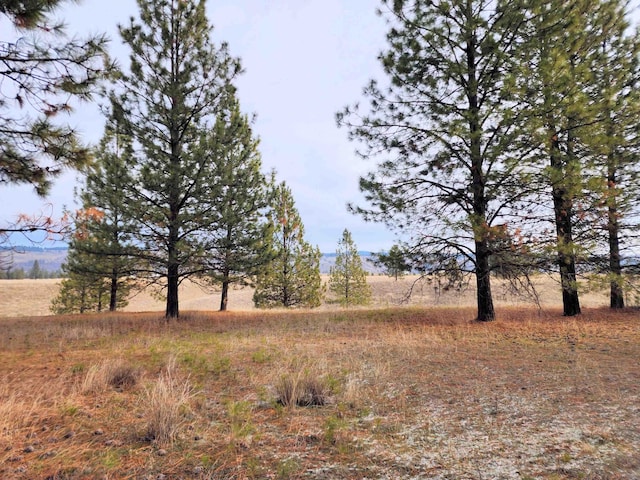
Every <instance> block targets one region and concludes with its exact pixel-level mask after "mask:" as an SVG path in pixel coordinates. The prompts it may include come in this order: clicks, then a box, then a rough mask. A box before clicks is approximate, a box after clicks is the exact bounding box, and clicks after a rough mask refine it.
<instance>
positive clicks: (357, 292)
mask: <svg viewBox="0 0 640 480" xmlns="http://www.w3.org/2000/svg"><path fill="white" fill-rule="evenodd" d="M329 291H330V292H332V293H333V294H334V295H336V297H337V300H338V302H340V304H341V305H343V306H346V307H350V306H352V305H366V304H368V303H369V302H370V301H371V287H369V285H368V284H367V272H365V270H364V268H362V259H361V258H360V254H359V253H358V249H357V247H356V244H355V243H354V242H353V239H352V238H351V232H349V230H347V229H345V230H344V232H342V238H341V239H340V241H339V242H338V249H337V250H336V263H335V265H334V266H333V267H331V277H330V278H329Z"/></svg>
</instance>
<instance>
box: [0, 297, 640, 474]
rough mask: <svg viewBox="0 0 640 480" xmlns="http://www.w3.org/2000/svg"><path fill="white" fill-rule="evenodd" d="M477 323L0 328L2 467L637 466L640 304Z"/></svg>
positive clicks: (219, 320)
mask: <svg viewBox="0 0 640 480" xmlns="http://www.w3.org/2000/svg"><path fill="white" fill-rule="evenodd" d="M473 317H474V309H473V308H450V307H438V308H429V309H425V308H418V307H410V308H394V309H373V310H364V309H361V310H334V311H313V312H310V311H298V312H235V313H190V312H185V313H184V314H183V316H182V319H181V320H180V321H178V322H170V323H166V322H165V321H164V319H163V318H162V316H161V315H159V314H157V313H147V314H130V313H129V314H122V313H121V314H94V315H88V316H69V317H22V318H14V319H11V318H5V319H0V328H2V331H3V336H2V337H0V375H2V378H3V384H2V387H0V478H3V479H34V478H41V479H45V478H51V479H53V478H57V479H63V478H64V479H86V478H111V479H116V478H136V479H156V478H167V479H169V478H171V479H177V478H185V479H186V478H195V479H214V478H215V479H241V478H256V479H261V478H283V479H285V478H291V479H295V478H307V479H327V478H331V479H361V478H380V479H391V478H415V479H418V478H424V479H427V478H430V479H431V478H435V479H505V480H507V479H517V478H521V479H524V478H526V479H549V480H551V479H554V480H558V479H576V478H583V479H629V480H631V479H636V478H639V477H640V454H639V453H638V452H640V388H639V387H638V385H639V384H640V365H639V363H638V358H640V322H639V321H638V320H639V318H638V312H637V311H635V310H627V311H624V312H617V313H611V312H609V311H608V310H605V309H601V310H597V309H590V310H588V311H587V312H586V313H585V314H583V315H582V316H580V317H579V318H563V317H561V316H560V314H559V310H554V311H548V312H546V313H543V314H539V312H537V310H535V309H531V308H521V307H520V308H514V307H503V308H501V309H500V310H499V316H498V319H497V320H496V321H495V322H492V323H490V324H478V323H474V322H472V321H471V319H473ZM285 386H286V387H288V388H289V392H290V393H291V392H292V390H295V389H298V390H304V391H305V392H308V391H309V389H310V388H313V392H315V393H316V397H315V398H317V399H321V400H322V401H321V402H320V401H318V402H316V403H317V404H318V405H317V406H309V407H307V406H304V407H303V406H295V405H294V406H289V407H285V406H283V405H282V404H281V403H283V402H281V400H282V398H283V397H282V395H283V392H284V391H285V388H284V387H285ZM303 393H304V392H303ZM279 400H280V401H279Z"/></svg>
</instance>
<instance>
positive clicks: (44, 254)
mask: <svg viewBox="0 0 640 480" xmlns="http://www.w3.org/2000/svg"><path fill="white" fill-rule="evenodd" d="M358 253H359V254H360V258H362V266H363V268H364V269H365V270H366V271H367V272H369V273H380V269H379V268H377V267H376V266H375V265H373V263H372V261H373V253H371V252H366V251H362V252H358ZM0 254H4V255H9V256H10V257H11V258H12V260H13V261H12V268H14V269H17V268H23V269H24V270H27V271H28V270H29V269H30V268H31V267H32V266H33V262H34V261H35V260H38V263H39V264H40V268H41V269H42V270H47V271H55V270H60V267H61V266H62V263H63V262H64V261H65V260H66V258H67V247H54V248H43V247H34V246H27V247H16V248H15V249H14V250H13V251H7V250H6V249H0ZM335 263H336V254H335V253H323V254H322V258H321V259H320V273H324V274H328V273H329V270H330V269H331V267H332V266H333V265H335Z"/></svg>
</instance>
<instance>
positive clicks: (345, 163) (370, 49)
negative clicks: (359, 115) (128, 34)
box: [0, 0, 394, 252]
mask: <svg viewBox="0 0 640 480" xmlns="http://www.w3.org/2000/svg"><path fill="white" fill-rule="evenodd" d="M207 5H208V7H207V12H208V16H209V19H210V21H211V22H212V24H213V25H214V27H215V30H214V40H215V41H216V43H219V42H220V41H226V42H228V43H229V48H230V51H231V53H232V55H234V56H239V57H240V58H241V59H242V64H243V67H244V69H245V73H244V74H243V75H242V76H241V77H240V79H239V81H238V82H237V85H238V90H239V94H238V95H239V98H240V102H241V105H242V108H243V110H244V111H245V112H247V113H255V114H257V121H256V124H255V126H254V131H255V133H256V134H257V135H258V136H259V137H260V138H261V147H260V151H261V153H262V159H263V164H264V167H265V170H269V169H271V168H275V169H276V170H277V172H278V179H279V180H285V181H286V182H287V184H288V185H289V186H290V187H291V189H292V191H293V195H294V198H295V200H296V205H297V207H298V210H299V211H300V214H301V216H302V220H303V222H304V224H305V229H306V237H307V239H308V240H309V241H310V242H311V243H313V244H317V245H318V246H319V247H320V249H321V250H322V251H323V252H332V251H334V250H335V248H336V245H337V242H338V240H339V239H340V237H341V235H342V231H343V229H344V228H348V229H349V230H350V231H351V232H352V235H353V238H354V241H355V242H356V244H357V246H358V248H359V249H361V250H371V251H380V250H382V249H388V248H389V247H390V246H391V245H392V243H393V241H394V236H393V234H392V233H390V232H388V231H387V230H386V229H385V227H384V226H382V225H375V224H366V223H364V222H362V220H360V218H359V217H356V216H354V215H351V214H349V213H348V212H347V210H346V203H347V202H349V201H355V202H358V201H359V200H360V199H361V196H360V193H359V192H358V177H359V176H360V175H361V174H363V173H365V172H366V171H368V170H370V169H372V168H374V164H373V163H372V162H365V161H363V160H361V159H359V158H358V157H357V156H356V155H355V153H354V150H355V148H356V145H355V144H353V143H350V142H348V141H347V131H346V130H344V129H338V128H337V127H336V124H335V119H334V115H335V113H336V111H338V110H341V109H342V108H343V107H344V106H345V105H347V104H352V103H354V102H356V101H360V100H362V95H361V92H362V88H363V87H364V86H365V84H366V83H367V82H368V80H369V79H370V78H372V77H376V78H382V73H381V69H380V67H379V64H378V61H377V60H376V57H377V54H378V53H379V52H380V51H381V50H382V49H383V48H384V45H385V40H384V34H385V31H386V27H385V22H384V20H383V19H382V18H380V17H378V16H377V15H376V13H375V11H376V8H377V7H378V6H379V1H378V0H209V1H208V2H207ZM136 14H137V4H136V2H135V0H111V1H108V2H107V1H104V0H83V1H82V2H81V3H80V4H79V5H73V4H70V5H68V6H66V8H64V10H62V11H61V12H60V17H61V18H63V19H64V20H65V21H66V23H67V25H68V33H69V34H79V35H83V34H87V33H96V32H106V33H107V34H108V35H109V36H110V38H111V39H112V43H111V47H112V48H111V51H112V54H113V56H114V57H116V58H118V60H119V61H120V62H121V63H122V64H123V65H125V66H126V65H127V64H128V60H127V54H128V51H127V49H126V48H125V47H123V46H122V45H121V44H120V39H119V36H118V33H117V29H116V25H117V24H118V23H126V22H128V19H129V17H130V16H131V15H136ZM70 123H71V124H72V125H74V126H76V127H77V128H78V130H79V131H80V132H81V134H82V136H83V138H84V140H85V141H86V142H95V141H97V140H98V139H99V138H100V136H101V134H102V125H103V120H102V118H101V116H100V115H99V113H98V111H97V109H96V108H95V107H93V106H91V105H87V104H79V105H78V104H76V113H75V114H74V115H73V116H72V117H71V118H70ZM75 183H76V182H75V174H73V173H69V174H67V175H65V176H64V177H62V178H60V179H59V180H57V181H56V182H55V185H54V188H53V189H52V192H51V195H50V196H49V197H48V198H47V199H45V200H42V199H40V198H38V197H37V196H36V195H35V194H34V193H32V190H31V189H30V188H28V187H22V188H17V187H3V188H0V221H2V222H5V221H7V220H8V219H11V218H12V217H13V216H15V215H16V214H17V213H36V212H37V211H39V210H40V209H41V208H42V206H43V205H45V204H47V203H50V204H52V205H53V208H54V213H59V212H60V211H61V210H62V207H63V205H66V206H67V207H69V208H73V207H74V202H73V188H74V185H75Z"/></svg>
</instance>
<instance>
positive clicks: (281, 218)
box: [253, 182, 323, 308]
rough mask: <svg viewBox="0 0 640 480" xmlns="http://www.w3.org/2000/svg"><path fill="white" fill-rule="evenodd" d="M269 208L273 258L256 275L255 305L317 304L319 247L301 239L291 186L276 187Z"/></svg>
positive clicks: (272, 306) (318, 300) (319, 296)
mask: <svg viewBox="0 0 640 480" xmlns="http://www.w3.org/2000/svg"><path fill="white" fill-rule="evenodd" d="M273 201H274V205H273V208H272V211H271V212H270V222H271V228H272V230H271V232H272V238H271V248H272V250H273V256H274V258H273V259H272V260H271V261H270V262H269V263H268V264H267V265H266V266H265V267H264V268H263V269H262V271H261V272H260V273H259V274H258V276H257V279H256V289H255V292H254V295H253V301H254V303H255V305H256V307H259V308H276V307H309V308H313V307H318V306H320V304H321V302H322V294H323V291H322V280H321V278H320V257H321V254H320V249H319V248H318V247H315V248H314V247H312V246H311V245H310V244H309V243H307V242H306V241H305V240H304V226H303V225H302V220H301V219H300V215H299V213H298V210H297V209H296V208H295V205H294V201H293V196H292V195H291V190H290V189H289V188H288V187H287V186H286V185H285V183H284V182H283V183H281V184H280V185H278V186H277V187H276V190H275V195H274V199H273Z"/></svg>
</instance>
